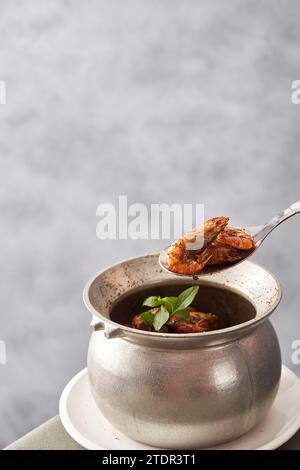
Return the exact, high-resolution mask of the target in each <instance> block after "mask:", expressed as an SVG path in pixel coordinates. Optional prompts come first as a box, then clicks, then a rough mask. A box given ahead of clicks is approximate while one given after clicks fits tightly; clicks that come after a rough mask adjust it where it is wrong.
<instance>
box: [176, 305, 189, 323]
mask: <svg viewBox="0 0 300 470" xmlns="http://www.w3.org/2000/svg"><path fill="white" fill-rule="evenodd" d="M174 315H175V316H176V318H182V319H183V320H189V318H190V311H189V309H188V308H184V309H183V310H178V311H176V313H174Z"/></svg>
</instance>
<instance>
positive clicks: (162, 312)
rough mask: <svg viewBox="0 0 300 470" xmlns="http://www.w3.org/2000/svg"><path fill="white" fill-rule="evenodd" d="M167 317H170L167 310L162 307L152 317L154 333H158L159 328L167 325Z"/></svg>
mask: <svg viewBox="0 0 300 470" xmlns="http://www.w3.org/2000/svg"><path fill="white" fill-rule="evenodd" d="M169 317H170V315H169V312H168V310H167V309H166V308H165V307H164V306H163V305H162V306H161V307H160V309H159V310H158V312H157V313H156V314H155V315H154V321H153V327H154V329H155V331H159V330H160V329H161V327H162V326H163V325H164V324H165V323H167V321H168V320H169Z"/></svg>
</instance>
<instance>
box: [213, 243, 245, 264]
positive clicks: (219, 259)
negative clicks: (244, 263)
mask: <svg viewBox="0 0 300 470" xmlns="http://www.w3.org/2000/svg"><path fill="white" fill-rule="evenodd" d="M210 253H211V258H210V259H209V260H208V263H207V265H208V266H216V265H218V264H223V263H233V262H234V261H239V260H240V259H242V257H243V254H242V252H241V251H240V250H237V249H236V248H231V247H229V246H214V247H212V248H211V252H210Z"/></svg>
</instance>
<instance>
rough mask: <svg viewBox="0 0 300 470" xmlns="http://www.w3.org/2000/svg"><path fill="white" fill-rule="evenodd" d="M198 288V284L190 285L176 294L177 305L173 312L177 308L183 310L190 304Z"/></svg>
mask: <svg viewBox="0 0 300 470" xmlns="http://www.w3.org/2000/svg"><path fill="white" fill-rule="evenodd" d="M198 290H199V286H192V287H189V288H188V289H185V290H184V291H183V292H181V294H180V295H179V296H178V300H177V305H176V309H175V311H174V313H175V312H177V311H179V310H184V309H185V308H187V307H188V306H189V305H191V303H192V302H193V300H194V298H195V297H196V295H197V292H198Z"/></svg>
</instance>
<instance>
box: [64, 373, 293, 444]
mask: <svg viewBox="0 0 300 470" xmlns="http://www.w3.org/2000/svg"><path fill="white" fill-rule="evenodd" d="M59 414H60V418H61V421H62V423H63V426H64V427H65V429H66V431H67V432H68V433H69V434H70V436H71V437H72V438H73V439H74V440H75V441H76V442H78V443H79V444H80V445H82V446H83V447H85V448H86V449H91V450H100V449H101V450H103V449H109V450H114V449H115V450H117V449H121V450H138V449H148V450H149V449H155V448H154V447H149V446H147V445H145V444H142V443H140V442H136V441H133V440H132V439H130V438H129V437H126V436H125V435H124V434H122V433H121V432H119V431H118V430H117V429H115V428H113V427H112V426H111V424H110V423H109V422H108V421H107V420H106V419H105V418H104V417H103V415H102V414H101V412H100V411H99V409H98V408H97V406H96V404H95V402H94V399H93V397H92V395H91V392H90V387H89V381H88V376H87V369H83V370H82V371H81V372H79V373H78V374H77V375H75V377H73V379H72V380H71V381H70V382H69V383H68V385H67V386H66V388H65V389H64V391H63V393H62V395H61V398H60V402H59ZM299 427H300V379H299V378H298V377H297V376H296V375H295V374H294V373H293V372H291V371H290V370H289V369H288V368H287V367H285V366H283V368H282V376H281V382H280V387H279V391H278V394H277V397H276V399H275V401H274V404H273V406H272V408H271V410H270V411H269V413H268V414H267V416H266V417H265V418H264V419H263V420H262V421H261V422H260V423H259V424H257V425H256V426H255V428H253V429H252V430H251V431H250V432H248V433H247V434H245V435H244V436H242V437H240V438H239V439H236V440H235V441H231V442H228V443H226V444H222V445H220V446H216V447H214V448H213V449H222V450H239V449H243V450H248V449H249V450H254V449H256V450H263V449H264V450H271V449H276V448H277V447H279V446H281V445H282V444H283V443H284V442H286V441H288V440H289V439H290V438H291V437H292V436H293V435H294V434H295V433H296V432H297V431H298V429H299Z"/></svg>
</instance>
